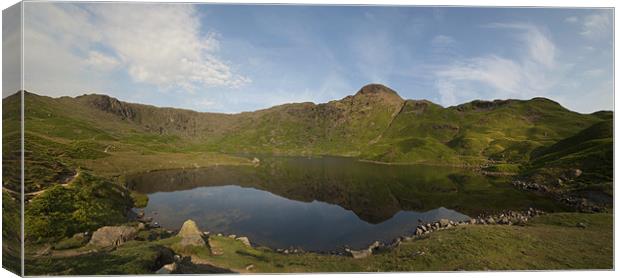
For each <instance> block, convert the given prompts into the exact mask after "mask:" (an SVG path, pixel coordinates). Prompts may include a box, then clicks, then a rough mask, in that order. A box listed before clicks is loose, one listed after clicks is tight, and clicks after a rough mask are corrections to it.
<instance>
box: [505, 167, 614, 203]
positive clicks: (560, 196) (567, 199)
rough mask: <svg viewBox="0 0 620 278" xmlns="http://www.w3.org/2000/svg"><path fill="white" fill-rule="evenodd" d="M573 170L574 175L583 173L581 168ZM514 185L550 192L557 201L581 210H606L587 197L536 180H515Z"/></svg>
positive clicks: (560, 182)
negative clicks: (574, 194)
mask: <svg viewBox="0 0 620 278" xmlns="http://www.w3.org/2000/svg"><path fill="white" fill-rule="evenodd" d="M573 172H574V173H572V175H573V176H577V177H578V176H580V175H581V170H579V169H574V170H573ZM562 183H563V179H562V178H559V179H558V184H562ZM512 185H513V186H515V187H517V188H519V189H522V190H527V191H538V192H542V193H546V194H549V195H551V196H553V197H554V198H555V199H556V200H557V201H559V202H561V203H564V204H565V205H567V206H569V207H572V208H574V209H576V210H578V211H581V212H601V211H603V210H604V209H603V208H602V207H600V206H598V205H596V204H594V203H592V202H591V201H589V200H588V199H586V198H583V197H576V196H571V195H568V194H565V193H562V192H561V191H558V190H556V189H554V188H553V187H550V186H548V185H544V184H539V183H536V182H528V181H520V180H514V181H513V182H512Z"/></svg>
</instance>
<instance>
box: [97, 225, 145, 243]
mask: <svg viewBox="0 0 620 278" xmlns="http://www.w3.org/2000/svg"><path fill="white" fill-rule="evenodd" d="M137 233H138V229H137V228H135V227H129V226H105V227H101V228H99V229H98V230H97V231H95V232H94V233H93V236H92V237H91V239H90V242H89V244H92V245H96V246H99V247H116V246H119V245H121V244H123V243H125V242H127V241H130V240H132V239H134V238H135V237H136V234H137Z"/></svg>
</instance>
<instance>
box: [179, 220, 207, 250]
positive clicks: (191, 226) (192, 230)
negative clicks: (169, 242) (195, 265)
mask: <svg viewBox="0 0 620 278" xmlns="http://www.w3.org/2000/svg"><path fill="white" fill-rule="evenodd" d="M178 236H179V237H180V238H181V243H180V244H181V246H205V245H206V243H205V241H204V239H202V232H201V231H200V229H198V225H196V222H194V220H187V221H185V223H183V227H181V231H179V234H178Z"/></svg>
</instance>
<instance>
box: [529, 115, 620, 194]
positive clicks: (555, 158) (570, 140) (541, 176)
mask: <svg viewBox="0 0 620 278" xmlns="http://www.w3.org/2000/svg"><path fill="white" fill-rule="evenodd" d="M613 148H614V146H613V123H612V121H611V120H606V121H602V122H598V123H595V124H593V125H592V126H590V127H588V128H586V129H584V130H582V131H580V132H579V133H577V134H575V135H573V136H570V137H567V138H565V139H562V140H560V141H558V142H557V143H555V144H553V145H551V146H549V147H546V148H542V149H540V150H537V151H536V152H534V153H533V159H532V161H531V162H530V163H529V164H528V167H527V169H526V170H525V171H524V175H525V176H528V177H529V178H530V179H531V180H534V181H536V182H539V183H544V184H547V185H551V186H554V187H555V188H556V189H558V190H560V191H579V192H582V193H587V192H589V193H588V194H591V191H596V192H602V193H604V194H606V195H607V196H608V198H611V196H613V160H614V157H613V154H614V153H613Z"/></svg>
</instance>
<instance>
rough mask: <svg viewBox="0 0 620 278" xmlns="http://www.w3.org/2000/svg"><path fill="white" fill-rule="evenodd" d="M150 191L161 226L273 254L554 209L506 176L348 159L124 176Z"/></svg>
mask: <svg viewBox="0 0 620 278" xmlns="http://www.w3.org/2000/svg"><path fill="white" fill-rule="evenodd" d="M128 184H129V186H130V187H131V188H133V189H134V190H137V191H140V192H143V193H147V194H148V196H149V203H148V206H147V207H146V208H145V212H146V215H147V216H150V217H153V218H154V221H157V222H159V223H160V224H161V225H162V226H163V227H165V228H168V229H179V228H180V227H181V225H182V223H183V222H184V221H185V220H187V219H193V220H194V221H196V222H197V223H198V225H199V226H200V228H202V229H203V230H208V231H211V232H213V233H224V234H236V235H238V236H247V237H249V238H250V240H251V241H252V242H253V243H255V244H259V245H264V246H269V247H272V248H288V247H301V248H303V249H305V250H311V251H320V250H334V249H339V248H342V247H344V246H349V247H352V248H362V247H365V246H367V245H369V244H370V243H372V242H373V241H375V240H379V241H384V242H388V241H390V240H392V239H394V238H395V237H398V236H400V235H405V234H411V233H412V232H413V230H415V227H416V226H417V225H418V223H419V222H431V221H435V220H438V219H441V218H446V219H451V220H466V219H469V216H475V215H478V214H480V213H483V212H494V211H499V210H502V209H525V208H528V207H530V206H533V207H537V208H542V209H546V210H559V209H560V208H558V207H557V205H555V204H554V203H552V202H551V201H548V200H547V199H544V198H542V197H539V196H536V195H532V194H529V193H525V192H521V191H518V190H516V189H514V188H513V187H511V186H510V185H509V184H508V183H507V181H506V180H505V179H503V178H488V177H485V176H482V175H477V174H474V173H471V172H470V171H466V170H463V169H454V168H446V167H433V166H411V165H408V166H394V165H379V164H372V163H364V162H359V161H356V160H353V159H348V158H338V157H321V158H291V157H263V158H261V163H260V165H259V166H217V167H210V168H203V169H192V170H170V171H156V172H150V173H145V174H140V175H136V176H131V177H128Z"/></svg>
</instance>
